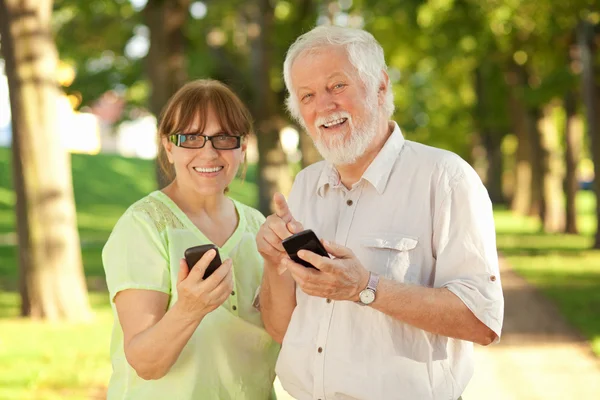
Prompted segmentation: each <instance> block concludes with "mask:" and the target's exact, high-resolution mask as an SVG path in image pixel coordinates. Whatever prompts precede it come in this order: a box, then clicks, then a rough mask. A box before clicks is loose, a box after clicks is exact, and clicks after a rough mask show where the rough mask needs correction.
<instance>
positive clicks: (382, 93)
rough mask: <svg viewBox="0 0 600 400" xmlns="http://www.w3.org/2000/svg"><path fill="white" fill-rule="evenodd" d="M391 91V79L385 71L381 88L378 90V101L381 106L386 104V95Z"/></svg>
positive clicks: (382, 73)
mask: <svg viewBox="0 0 600 400" xmlns="http://www.w3.org/2000/svg"><path fill="white" fill-rule="evenodd" d="M388 90H390V77H389V75H388V74H387V72H385V71H384V70H381V80H380V81H379V87H378V88H377V100H378V103H379V105H380V106H381V105H383V104H384V103H385V95H386V94H387V92H388Z"/></svg>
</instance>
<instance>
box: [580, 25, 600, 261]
mask: <svg viewBox="0 0 600 400" xmlns="http://www.w3.org/2000/svg"><path fill="white" fill-rule="evenodd" d="M593 39H594V27H593V26H592V25H591V24H590V23H589V22H587V21H581V22H580V23H579V27H578V43H579V51H580V57H581V64H582V67H583V71H582V79H581V83H582V88H581V91H582V94H583V101H584V104H585V109H586V118H587V128H588V137H589V138H590V146H591V149H590V153H591V155H592V160H593V162H594V193H595V194H596V199H600V131H599V130H598V129H599V126H598V119H597V118H598V117H597V114H596V111H597V108H596V107H597V98H596V83H595V80H594V76H595V75H594V73H595V71H594V57H595V55H594V52H595V48H594V41H593ZM596 222H597V228H596V235H595V238H594V248H596V249H598V248H600V201H596Z"/></svg>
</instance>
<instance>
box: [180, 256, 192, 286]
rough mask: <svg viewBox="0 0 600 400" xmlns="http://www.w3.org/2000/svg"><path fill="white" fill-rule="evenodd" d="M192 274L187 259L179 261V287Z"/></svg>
mask: <svg viewBox="0 0 600 400" xmlns="http://www.w3.org/2000/svg"><path fill="white" fill-rule="evenodd" d="M189 273H190V268H189V267H188V265H187V262H185V258H182V259H181V260H179V272H178V273H177V284H178V285H179V284H180V283H181V281H183V280H184V279H185V278H187V276H188V275H189Z"/></svg>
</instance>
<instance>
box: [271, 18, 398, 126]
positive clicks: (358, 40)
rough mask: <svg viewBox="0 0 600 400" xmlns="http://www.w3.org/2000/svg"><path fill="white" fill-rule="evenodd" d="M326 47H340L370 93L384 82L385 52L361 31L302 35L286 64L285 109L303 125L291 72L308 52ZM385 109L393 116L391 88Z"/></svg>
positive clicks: (324, 29)
mask: <svg viewBox="0 0 600 400" xmlns="http://www.w3.org/2000/svg"><path fill="white" fill-rule="evenodd" d="M327 46H341V47H343V48H344V49H345V50H346V52H347V54H348V59H349V60H350V63H351V64H352V65H353V66H354V68H355V69H356V71H357V72H358V75H359V77H360V79H361V80H362V82H363V84H364V85H365V87H366V89H367V92H371V91H374V92H375V93H376V92H377V89H378V87H379V83H380V82H381V79H382V74H381V72H382V71H387V65H386V64H385V58H384V56H383V49H382V48H381V45H380V44H379V43H378V42H377V40H375V38H374V37H373V35H371V34H370V33H369V32H367V31H364V30H362V29H353V28H343V27H339V26H331V25H323V26H318V27H316V28H314V29H312V30H311V31H309V32H307V33H305V34H303V35H301V36H300V37H299V38H298V39H296V41H295V42H294V43H293V44H292V45H291V46H290V48H289V50H288V52H287V55H286V57H285V62H284V63H283V79H284V81H285V86H286V88H287V90H288V97H287V99H286V106H287V109H288V111H289V112H290V114H291V116H292V117H293V118H294V119H295V120H297V121H298V122H299V123H300V124H302V125H304V121H302V117H301V115H300V107H299V105H298V99H297V97H296V96H295V95H294V91H293V88H292V76H291V70H292V65H293V64H294V61H295V60H296V58H298V56H300V54H302V53H303V52H305V51H313V50H316V49H318V48H322V47H327ZM383 109H384V112H385V115H386V117H387V118H390V117H391V116H392V114H393V113H394V94H393V93H392V88H391V87H390V86H389V85H388V90H387V93H386V95H385V101H384V103H383Z"/></svg>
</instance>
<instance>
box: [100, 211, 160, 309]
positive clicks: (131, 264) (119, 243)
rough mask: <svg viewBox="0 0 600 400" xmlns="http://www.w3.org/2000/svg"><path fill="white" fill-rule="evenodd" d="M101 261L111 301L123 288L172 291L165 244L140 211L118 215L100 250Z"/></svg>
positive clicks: (153, 226)
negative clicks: (118, 217) (117, 219)
mask: <svg viewBox="0 0 600 400" xmlns="http://www.w3.org/2000/svg"><path fill="white" fill-rule="evenodd" d="M102 263H103V265H104V271H105V273H106V282H107V285H108V291H109V293H110V299H111V302H112V301H113V300H114V298H115V296H116V294H117V293H119V292H120V291H122V290H125V289H146V290H156V291H159V292H164V293H167V294H170V292H171V278H170V273H169V257H168V253H167V249H166V245H165V244H164V242H163V240H161V237H160V234H159V232H158V230H157V228H156V225H155V224H153V222H152V221H151V220H150V219H149V218H148V217H147V216H146V215H145V214H143V213H140V212H137V213H136V212H126V213H125V215H123V216H122V217H121V219H119V221H118V222H117V224H116V225H115V228H114V229H113V231H112V233H111V235H110V237H109V239H108V241H107V242H106V245H105V246H104V249H103V250H102Z"/></svg>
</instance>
